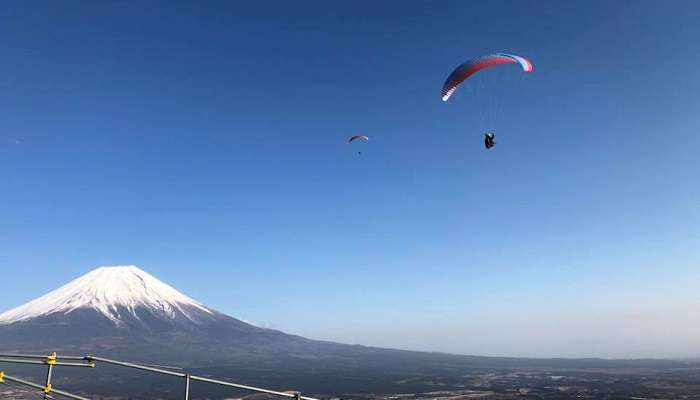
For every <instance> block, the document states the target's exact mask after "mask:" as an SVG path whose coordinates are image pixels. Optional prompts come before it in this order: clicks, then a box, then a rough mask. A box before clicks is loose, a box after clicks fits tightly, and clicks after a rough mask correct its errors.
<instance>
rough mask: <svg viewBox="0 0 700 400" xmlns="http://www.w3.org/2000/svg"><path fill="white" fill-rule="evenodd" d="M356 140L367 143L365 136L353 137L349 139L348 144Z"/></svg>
mask: <svg viewBox="0 0 700 400" xmlns="http://www.w3.org/2000/svg"><path fill="white" fill-rule="evenodd" d="M356 140H364V141H368V140H369V137H367V136H365V135H355V136H353V137H351V138H350V140H348V143H352V142H354V141H356Z"/></svg>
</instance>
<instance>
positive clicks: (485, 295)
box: [0, 1, 700, 357]
mask: <svg viewBox="0 0 700 400" xmlns="http://www.w3.org/2000/svg"><path fill="white" fill-rule="evenodd" d="M144 4H146V5H144ZM699 17H700V3H699V2H697V1H673V2H661V1H656V2H642V1H635V2H631V1H630V2H623V1H616V2H594V1H578V2H560V1H507V2H497V1H489V2H486V1H482V2H465V1H450V2H439V3H438V2H425V1H420V2H415V1H414V2H406V1H400V2H399V1H383V2H376V1H368V2H359V1H353V2H325V1H319V2H283V1H280V2H263V1H256V2H252V1H251V2H228V1H227V2H214V1H211V2H205V3H198V4H192V3H176V2H172V1H167V2H148V3H143V2H105V1H99V2H88V1H85V2H77V1H76V2H60V3H59V2H41V3H34V4H27V3H26V2H21V1H17V2H13V1H8V2H5V3H4V4H3V7H2V10H1V11H0V49H2V63H0V109H1V110H2V111H1V112H0V268H1V269H2V273H1V274H0V293H1V294H2V296H1V297H2V306H1V307H0V308H1V309H2V310H5V309H9V308H11V307H14V306H16V305H19V304H21V303H23V302H25V301H27V300H29V299H31V298H34V297H36V296H38V295H40V294H43V293H44V292H46V291H48V290H50V289H53V288H55V287H57V286H59V285H61V284H63V283H65V282H67V281H68V280H70V279H72V278H75V277H77V276H79V275H82V274H83V273H86V272H88V271H89V270H91V269H93V268H94V267H97V266H100V265H120V264H136V265H139V266H140V267H141V268H143V269H145V270H146V271H148V272H150V273H152V274H153V275H155V276H156V277H158V278H160V279H162V280H163V281H165V282H168V283H170V284H171V285H173V286H175V287H176V288H178V289H179V290H181V291H182V292H184V293H186V294H188V295H190V296H191V297H194V298H196V299H198V300H199V301H202V302H204V303H206V304H208V305H210V306H211V307H214V308H216V309H218V310H220V311H223V312H226V313H229V314H231V315H233V316H236V317H239V318H242V319H245V320H249V321H253V322H256V323H258V324H262V325H269V326H272V327H275V328H278V329H282V330H285V331H288V332H292V333H298V334H302V335H305V336H308V337H312V338H323V339H330V340H336V341H342V342H352V343H362V344H368V345H381V346H391V347H400V348H411V349H422V350H438V351H449V352H457V353H469V354H492V355H527V356H552V355H556V356H606V357H611V356H622V357H634V356H697V355H700V339H698V338H700V322H699V319H698V315H699V314H698V313H699V312H700V295H699V294H698V293H699V292H698V287H699V285H700V263H699V262H700V182H699V179H698V178H700V167H699V162H700V161H699V157H698V156H699V155H700V69H698V65H700V43H699V42H698V38H700V23H699V22H698V18H699ZM492 51H511V52H514V53H517V54H522V55H525V56H527V57H528V58H530V59H531V60H532V61H533V62H534V64H535V72H534V73H533V74H532V75H531V76H528V77H527V79H522V80H519V81H517V82H516V83H514V85H517V89H516V88H515V87H514V88H513V89H512V90H511V89H508V90H505V91H504V93H503V96H500V97H499V99H498V100H499V110H501V112H500V113H499V116H498V118H497V119H494V120H493V121H494V124H497V125H495V128H494V129H497V134H498V138H497V141H498V146H497V147H496V148H495V149H494V150H493V151H489V152H486V151H485V150H484V149H483V145H482V142H481V140H482V136H481V135H482V133H483V126H479V125H478V124H477V121H479V115H478V113H479V107H480V106H479V105H478V104H475V103H478V101H477V100H478V98H475V97H474V96H469V95H468V93H467V92H466V91H465V93H464V94H463V95H461V94H462V93H460V92H458V93H457V95H455V97H454V98H453V99H451V100H450V102H449V103H443V102H441V101H440V88H441V85H442V83H443V81H444V79H445V77H446V76H447V74H449V72H450V71H451V69H452V68H454V67H455V66H456V65H457V64H459V63H460V62H462V61H464V60H466V59H468V58H470V57H473V56H476V55H481V54H484V53H487V52H492ZM503 68H515V67H503ZM505 70H506V69H504V71H505ZM508 72H513V73H514V74H516V73H517V69H515V70H508ZM494 76H495V75H494ZM356 133H364V134H367V135H370V136H371V141H370V142H369V143H366V144H363V146H362V147H363V154H362V156H358V155H357V154H356V152H355V149H354V148H352V147H350V146H348V145H347V144H346V143H345V141H346V140H347V138H348V137H349V136H350V135H352V134H356Z"/></svg>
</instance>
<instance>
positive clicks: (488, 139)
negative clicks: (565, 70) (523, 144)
mask: <svg viewBox="0 0 700 400" xmlns="http://www.w3.org/2000/svg"><path fill="white" fill-rule="evenodd" d="M503 64H518V65H519V66H520V68H522V70H523V71H525V72H527V73H530V72H532V71H533V70H534V66H533V65H532V62H530V60H528V59H527V58H525V57H521V56H518V55H515V54H508V53H493V54H488V55H485V56H481V57H476V58H472V59H471V60H469V61H467V62H465V63H463V64H461V65H459V66H458V67H457V68H455V70H454V71H452V73H451V74H450V76H448V77H447V80H445V83H444V84H443V86H442V101H447V100H449V99H450V97H451V96H452V94H453V93H454V92H455V91H456V90H457V88H458V87H459V86H460V85H461V84H462V83H463V82H464V81H466V80H467V79H469V77H471V76H472V75H474V74H476V73H477V72H479V71H481V70H482V69H486V68H490V67H493V66H496V65H503ZM477 86H478V85H477ZM477 89H478V88H477ZM490 92H491V89H489V90H488V91H487V92H486V93H483V92H482V93H479V99H478V104H476V105H477V106H478V105H479V104H481V103H485V106H486V108H487V110H485V112H483V113H479V112H477V113H476V114H477V116H481V117H482V118H484V119H489V121H483V122H485V123H488V126H487V128H488V130H487V132H486V133H485V134H484V146H485V147H486V149H487V150H488V149H491V148H493V146H495V145H496V142H495V141H494V139H495V136H496V135H495V134H494V133H492V132H493V131H491V129H493V126H491V124H492V123H493V122H494V121H491V120H490V119H491V118H486V116H487V115H488V116H489V117H491V116H495V114H496V112H495V110H494V108H497V107H496V103H497V102H498V98H497V97H495V96H493V94H492V93H490ZM482 97H485V98H482ZM489 97H492V98H489ZM489 107H490V108H491V109H488V108H489Z"/></svg>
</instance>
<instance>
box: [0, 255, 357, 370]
mask: <svg viewBox="0 0 700 400" xmlns="http://www.w3.org/2000/svg"><path fill="white" fill-rule="evenodd" d="M345 347H348V348H351V347H352V346H345V345H339V344H335V343H330V342H322V341H313V340H309V339H305V338H302V337H299V336H294V335H288V334H285V333H283V332H280V331H277V330H273V329H266V328H260V327H257V326H254V325H251V324H248V323H246V322H243V321H240V320H238V319H235V318H233V317H230V316H228V315H225V314H223V313H220V312H217V311H215V310H213V309H211V308H209V307H207V306H205V305H203V304H201V303H199V302H197V301H195V300H193V299H191V298H189V297H187V296H185V295H183V294H182V293H180V292H178V291H177V290H175V289H174V288H172V287H171V286H169V285H167V284H165V283H163V282H161V281H159V280H158V279H156V278H155V277H153V276H151V275H150V274H148V273H146V272H144V271H143V270H141V269H139V268H138V267H136V266H118V267H101V268H97V269H95V270H93V271H91V272H89V273H88V274H86V275H84V276H82V277H79V278H77V279H75V280H73V281H71V282H69V283H68V284H66V285H64V286H62V287H60V288H58V289H56V290H54V291H52V292H49V293H47V294H46V295H44V296H41V297H39V298H37V299H35V300H33V301H30V302H29V303H26V304H24V305H21V306H19V307H17V308H15V309H12V310H9V311H6V312H4V313H2V314H0V351H3V352H8V351H15V352H28V351H30V352H32V353H33V352H37V351H43V352H49V351H59V352H63V353H75V354H85V353H94V354H102V355H105V356H107V355H109V356H114V357H118V358H122V359H148V360H158V362H171V363H178V364H181V363H183V361H186V362H187V364H190V365H212V364H217V363H226V364H228V363H231V362H235V363H239V364H246V365H250V364H255V365H265V364H269V363H274V364H277V363H280V362H283V363H285V362H288V361H290V360H293V359H299V358H302V359H323V358H327V357H328V356H330V355H331V354H334V355H335V354H336V353H337V352H338V351H340V352H341V353H342V352H343V351H342V349H343V348H345Z"/></svg>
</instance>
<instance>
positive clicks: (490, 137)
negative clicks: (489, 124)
mask: <svg viewBox="0 0 700 400" xmlns="http://www.w3.org/2000/svg"><path fill="white" fill-rule="evenodd" d="M495 138H496V135H495V134H494V133H491V132H489V133H485V134H484V146H485V147H486V149H487V150H488V149H490V148H491V147H493V146H495V145H496V142H495V141H494V139H495Z"/></svg>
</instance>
